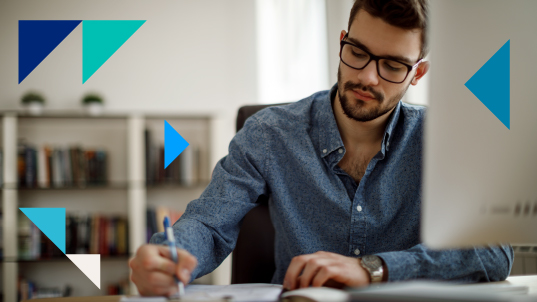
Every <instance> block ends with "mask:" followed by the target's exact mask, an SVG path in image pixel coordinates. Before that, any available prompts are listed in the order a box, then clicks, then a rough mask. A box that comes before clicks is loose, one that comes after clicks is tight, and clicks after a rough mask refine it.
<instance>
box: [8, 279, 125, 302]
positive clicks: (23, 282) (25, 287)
mask: <svg viewBox="0 0 537 302" xmlns="http://www.w3.org/2000/svg"><path fill="white" fill-rule="evenodd" d="M17 289H18V301H23V300H29V299H39V298H58V297H68V296H71V294H72V291H73V288H72V287H71V286H70V285H67V286H65V288H64V289H61V288H60V287H59V286H54V287H41V286H38V285H36V284H35V282H33V281H30V280H28V279H26V278H23V277H20V276H19V282H18V288H17ZM106 294H107V295H128V294H130V291H129V280H128V279H122V280H119V282H115V283H109V284H108V285H107V287H106Z"/></svg>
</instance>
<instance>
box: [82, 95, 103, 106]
mask: <svg viewBox="0 0 537 302" xmlns="http://www.w3.org/2000/svg"><path fill="white" fill-rule="evenodd" d="M91 103H99V104H102V103H103V98H102V97H100V96H99V95H97V94H88V95H86V96H85V97H84V98H83V99H82V104H84V105H88V104H91Z"/></svg>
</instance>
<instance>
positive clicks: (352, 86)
mask: <svg viewBox="0 0 537 302" xmlns="http://www.w3.org/2000/svg"><path fill="white" fill-rule="evenodd" d="M346 90H362V91H364V92H370V93H371V94H372V95H373V97H374V98H375V99H377V100H379V101H380V102H382V101H383V100H384V96H383V95H382V94H380V93H379V92H377V91H375V90H373V88H371V87H370V86H364V85H362V84H360V83H353V82H346V83H345V84H344V85H343V91H346Z"/></svg>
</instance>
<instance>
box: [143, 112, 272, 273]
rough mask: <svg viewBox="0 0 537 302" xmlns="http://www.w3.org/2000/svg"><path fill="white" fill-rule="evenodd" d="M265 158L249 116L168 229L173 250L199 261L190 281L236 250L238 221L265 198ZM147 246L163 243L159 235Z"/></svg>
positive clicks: (256, 127)
mask: <svg viewBox="0 0 537 302" xmlns="http://www.w3.org/2000/svg"><path fill="white" fill-rule="evenodd" d="M267 156H268V150H267V142H266V140H265V138H264V131H263V129H262V125H261V123H260V122H259V121H258V120H257V118H256V116H255V115H254V116H252V117H250V118H249V119H248V120H247V121H246V123H245V125H244V127H243V128H242V129H241V130H240V131H239V132H238V133H237V134H236V135H235V137H234V138H233V140H232V141H231V143H230V145H229V153H228V155H227V156H225V157H224V158H222V159H221V160H220V161H219V162H218V163H217V164H216V167H215V169H214V171H213V174H212V180H211V182H210V183H209V185H208V186H207V188H206V189H205V190H204V192H203V193H202V195H201V196H200V198H199V199H196V200H193V201H191V202H190V203H189V204H188V206H187V209H186V211H185V213H184V214H183V215H182V216H181V218H180V219H179V220H178V221H177V222H175V224H174V225H173V231H174V234H175V239H176V241H177V246H178V247H180V248H183V249H186V250H187V251H188V252H190V253H191V254H192V255H194V256H195V257H196V258H197V259H198V267H197V268H196V269H195V270H194V272H193V273H192V279H195V278H198V277H201V276H203V275H205V274H208V273H210V272H211V271H213V270H214V269H215V268H216V267H218V265H220V263H221V262H222V261H223V260H224V259H225V258H226V257H227V256H228V255H229V254H230V253H231V251H232V250H233V249H234V247H235V243H236V241H237V237H238V234H239V230H240V224H241V222H242V219H243V218H244V216H245V215H246V213H248V212H249V211H250V210H251V209H252V208H254V207H255V206H256V205H257V204H256V201H257V199H258V197H259V196H260V195H264V194H267V191H268V189H267V184H266V181H265V178H264V173H265V169H266V160H267ZM150 243H154V244H166V243H167V241H166V239H165V236H164V233H156V234H154V235H153V236H152V237H151V240H150Z"/></svg>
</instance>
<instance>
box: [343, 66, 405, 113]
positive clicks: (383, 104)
mask: <svg viewBox="0 0 537 302" xmlns="http://www.w3.org/2000/svg"><path fill="white" fill-rule="evenodd" d="M337 82H338V88H337V89H338V94H339V103H340V104H341V107H342V108H343V113H344V114H345V115H346V116H347V117H348V118H350V119H352V120H355V121H358V122H369V121H372V120H374V119H376V118H378V117H379V116H382V115H384V114H386V113H387V112H389V111H390V110H392V109H393V108H394V107H395V106H397V103H398V102H399V100H400V99H401V98H402V97H403V95H405V93H406V91H407V89H408V86H410V83H408V85H407V86H406V87H405V88H404V89H403V90H402V91H400V92H399V93H398V94H397V95H396V96H394V97H393V98H390V99H389V100H385V97H384V95H383V94H382V93H380V92H378V91H375V90H373V88H371V87H370V86H364V85H362V84H360V83H353V82H351V81H347V82H345V83H343V82H342V81H341V70H340V69H339V68H338V71H337ZM352 90H361V91H363V92H369V93H371V94H372V95H373V97H374V98H375V100H372V101H370V102H374V101H378V103H379V104H378V105H377V106H375V107H374V108H370V109H367V108H366V102H364V101H362V100H359V99H356V102H355V103H354V104H353V103H351V101H350V100H349V99H348V98H347V96H346V95H345V92H346V91H352Z"/></svg>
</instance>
